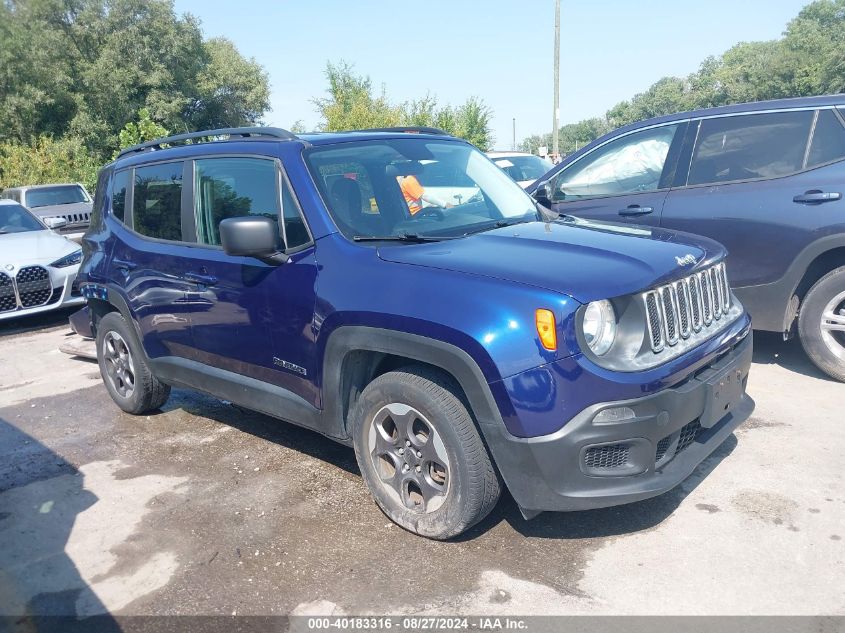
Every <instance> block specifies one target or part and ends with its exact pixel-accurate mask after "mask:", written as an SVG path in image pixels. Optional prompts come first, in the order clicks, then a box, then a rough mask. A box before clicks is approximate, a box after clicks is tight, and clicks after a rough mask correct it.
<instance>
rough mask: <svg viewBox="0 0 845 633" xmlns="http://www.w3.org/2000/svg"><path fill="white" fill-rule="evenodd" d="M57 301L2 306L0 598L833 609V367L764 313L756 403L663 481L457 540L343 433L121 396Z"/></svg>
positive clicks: (286, 608)
mask: <svg viewBox="0 0 845 633" xmlns="http://www.w3.org/2000/svg"><path fill="white" fill-rule="evenodd" d="M65 318H66V315H62V314H60V315H58V316H54V317H49V318H42V319H40V320H39V321H38V322H37V323H34V324H33V323H31V322H30V323H23V324H21V323H18V322H15V323H13V324H11V325H9V324H5V325H2V326H0V367H2V371H0V448H1V449H2V460H0V543H2V544H3V547H0V612H2V613H6V614H23V613H39V614H93V613H102V612H109V613H113V614H120V615H136V614H161V615H166V614H232V613H237V614H286V613H298V614H311V613H321V614H328V613H334V614H365V613H375V614H381V613H392V614H419V613H427V614H431V613H440V614H456V613H461V614H486V615H489V614H503V615H507V614H514V615H524V614H537V613H549V614H561V613H568V614H840V615H845V589H843V588H845V566H843V558H845V555H843V540H842V539H843V537H845V493H843V468H842V455H843V454H845V425H843V414H842V405H843V402H845V385H843V384H839V383H836V382H833V381H831V380H828V379H826V378H824V377H822V376H821V375H820V373H819V372H818V371H816V370H815V369H814V368H813V367H812V366H811V365H810V364H809V362H808V361H807V360H806V358H805V357H804V356H803V354H802V352H801V349H800V345H798V344H796V343H794V342H789V343H784V342H783V341H781V340H780V339H779V337H777V336H772V335H766V334H758V335H757V338H756V342H755V343H756V350H755V356H754V367H753V368H752V374H751V376H752V377H751V382H750V387H749V389H750V392H751V394H752V396H753V397H754V399H755V400H756V403H757V409H756V411H755V413H754V416H753V417H752V418H751V419H749V420H748V421H747V422H746V423H745V424H744V425H743V426H742V427H740V428H739V429H738V430H737V432H736V433H735V434H734V435H733V436H731V437H730V438H729V439H728V440H727V441H726V442H725V443H724V444H723V445H722V447H721V448H720V449H718V450H717V451H716V452H715V453H714V454H713V455H712V456H711V457H710V458H709V459H708V460H707V461H706V462H705V463H703V464H702V465H701V466H700V467H699V468H698V470H697V471H696V472H695V473H693V475H692V476H691V477H690V478H689V479H687V480H686V481H685V482H684V483H683V484H682V485H680V486H679V487H677V488H676V489H675V490H673V491H671V492H669V493H667V494H665V495H663V496H661V497H657V498H655V499H651V500H648V501H644V502H640V503H636V504H631V505H627V506H622V507H618V508H611V509H606V510H596V511H590V512H580V513H570V514H549V513H547V514H543V515H541V516H540V517H538V518H536V519H534V520H532V521H524V520H523V519H522V517H521V516H520V514H519V512H518V510H517V508H516V506H515V504H514V503H513V501H512V500H511V499H510V498H508V497H507V496H506V497H505V498H503V499H502V501H501V502H500V504H499V505H498V507H497V508H496V509H495V510H494V512H493V513H492V515H491V516H490V517H488V518H487V519H486V520H485V521H484V522H483V523H482V524H481V525H479V526H477V527H476V528H474V529H473V530H472V531H470V532H469V533H468V534H466V535H464V536H463V537H462V538H460V539H459V540H457V541H455V542H450V543H437V542H433V541H427V540H424V539H421V538H419V537H415V536H413V535H411V534H409V533H406V532H404V531H402V530H401V529H399V528H397V527H396V526H394V525H393V524H391V523H390V522H389V521H388V520H387V518H386V517H385V516H384V515H383V514H382V513H381V512H380V511H379V510H378V509H377V507H376V506H375V505H374V503H373V502H372V501H371V499H370V497H369V495H368V493H367V491H366V489H365V488H364V486H363V484H362V482H361V477H360V474H359V472H358V469H357V465H356V463H355V458H354V455H353V453H352V451H351V449H348V448H345V447H343V446H339V445H337V444H334V443H332V442H331V441H329V440H327V439H324V438H322V437H321V436H319V435H317V434H314V433H312V432H309V431H305V430H302V429H299V428H296V427H294V426H291V425H288V424H285V423H282V422H279V421H276V420H273V419H271V418H268V417H265V416H262V415H258V414H255V413H251V412H247V411H242V410H240V409H238V408H236V407H234V406H232V405H230V404H227V403H224V402H221V401H219V400H216V399H213V398H210V397H207V396H204V395H198V394H195V393H192V392H187V391H179V390H174V392H173V396H172V397H171V399H170V401H169V402H168V403H167V405H166V406H165V408H164V409H163V410H162V412H161V413H157V414H155V415H150V416H143V417H132V416H129V415H126V414H124V413H122V412H121V411H119V410H118V408H117V407H116V406H115V405H114V404H113V403H112V402H111V400H110V399H109V397H108V395H107V393H106V391H105V389H104V388H103V386H102V384H101V382H100V378H99V371H98V368H97V365H96V363H93V362H90V361H84V360H80V359H75V358H71V357H69V356H65V355H63V354H61V353H59V352H58V351H57V349H58V346H59V345H60V344H61V343H62V341H63V340H66V338H65V337H66V336H67V334H68V330H67V327H66V325H65V323H66V321H64V319H65Z"/></svg>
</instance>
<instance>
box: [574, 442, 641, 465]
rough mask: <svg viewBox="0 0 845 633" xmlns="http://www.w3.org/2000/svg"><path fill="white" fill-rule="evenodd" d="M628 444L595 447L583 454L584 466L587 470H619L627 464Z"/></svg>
mask: <svg viewBox="0 0 845 633" xmlns="http://www.w3.org/2000/svg"><path fill="white" fill-rule="evenodd" d="M629 451H630V446H628V444H608V445H607V446H595V447H593V448H588V449H587V450H586V451H585V452H584V465H585V466H586V467H587V468H620V467H622V466H624V465H625V464H627V463H628V453H629Z"/></svg>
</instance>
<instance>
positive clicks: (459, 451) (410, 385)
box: [352, 367, 500, 540]
mask: <svg viewBox="0 0 845 633" xmlns="http://www.w3.org/2000/svg"><path fill="white" fill-rule="evenodd" d="M458 393H459V391H458V389H457V388H456V387H455V386H454V385H453V384H451V382H450V381H449V379H448V377H446V376H444V375H442V374H440V373H438V372H436V371H432V370H429V369H428V368H425V367H408V368H405V369H403V370H400V371H392V372H389V373H386V374H383V375H382V376H379V377H378V378H376V379H375V380H374V381H373V382H371V383H370V384H369V385H368V386H367V388H366V389H364V391H363V392H362V394H361V397H360V398H359V400H358V402H357V404H356V406H355V409H354V411H353V413H352V424H353V433H354V443H355V454H356V457H357V459H358V465H359V467H360V469H361V473H362V475H363V477H364V482H365V483H366V484H367V487H368V488H369V490H370V493H371V494H372V495H373V498H374V499H375V501H376V503H377V504H378V505H379V507H380V508H381V509H382V511H383V512H384V513H385V514H386V515H387V516H388V517H390V519H391V520H393V521H394V522H395V523H397V524H398V525H400V526H401V527H403V528H405V529H406V530H409V531H411V532H414V533H416V534H420V535H421V536H426V537H428V538H433V539H440V540H442V539H448V538H451V537H453V536H457V535H458V534H460V533H461V532H463V531H465V530H467V529H468V528H470V527H472V526H473V525H475V524H476V523H478V522H479V521H480V520H481V519H483V518H484V517H485V516H487V514H489V512H490V511H491V510H492V509H493V507H494V506H495V505H496V502H497V500H498V498H499V494H500V484H499V479H498V476H497V474H496V472H495V469H494V468H493V464H492V462H491V460H490V456H489V455H488V453H487V449H486V448H485V446H484V443H483V442H482V441H481V437H480V436H479V434H478V430H477V429H476V427H475V423H474V422H473V419H472V416H471V414H470V412H469V411H468V409H467V407H466V405H465V404H464V403H463V402H462V400H461V399H460V397H459V396H458V395H457V394H458Z"/></svg>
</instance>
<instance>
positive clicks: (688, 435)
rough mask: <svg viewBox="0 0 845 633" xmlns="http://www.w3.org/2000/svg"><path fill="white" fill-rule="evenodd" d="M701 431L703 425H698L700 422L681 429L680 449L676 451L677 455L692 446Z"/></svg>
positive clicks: (696, 421)
mask: <svg viewBox="0 0 845 633" xmlns="http://www.w3.org/2000/svg"><path fill="white" fill-rule="evenodd" d="M700 430H701V425H700V424H699V423H698V420H695V421H694V422H690V423H689V424H687V425H686V426H685V427H684V428H682V429H681V435H680V437H679V438H678V448H677V450H675V455H677V454H678V453H680V452H681V451H683V450H684V449H686V448H687V447H688V446H689V445H690V444H692V443H693V442H694V441H695V437H696V436H697V435H698V432H699V431H700Z"/></svg>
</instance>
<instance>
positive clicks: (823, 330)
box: [798, 266, 845, 382]
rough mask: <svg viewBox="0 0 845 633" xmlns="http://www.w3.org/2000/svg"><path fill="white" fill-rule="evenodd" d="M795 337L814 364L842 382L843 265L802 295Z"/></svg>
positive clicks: (844, 332) (844, 325)
mask: <svg viewBox="0 0 845 633" xmlns="http://www.w3.org/2000/svg"><path fill="white" fill-rule="evenodd" d="M836 328H842V329H836ZM798 337H799V338H800V339H801V345H802V346H803V347H804V351H805V352H807V356H809V357H810V360H811V361H813V363H814V364H815V365H816V367H818V368H819V369H821V370H822V371H823V372H824V373H826V374H827V375H828V376H830V377H832V378H835V379H836V380H839V381H842V382H845V266H842V267H840V268H837V269H835V270H832V271H831V272H829V273H828V274H826V275H825V276H824V277H822V278H821V279H819V280H818V281H817V282H816V283H815V284H814V285H813V287H812V288H810V291H809V292H808V293H807V296H806V297H804V302H803V303H802V304H801V312H800V314H799V316H798Z"/></svg>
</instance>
